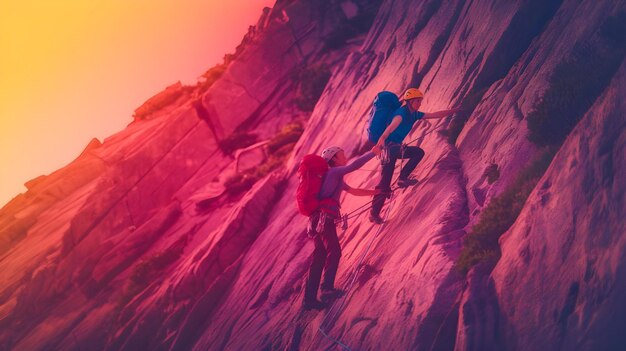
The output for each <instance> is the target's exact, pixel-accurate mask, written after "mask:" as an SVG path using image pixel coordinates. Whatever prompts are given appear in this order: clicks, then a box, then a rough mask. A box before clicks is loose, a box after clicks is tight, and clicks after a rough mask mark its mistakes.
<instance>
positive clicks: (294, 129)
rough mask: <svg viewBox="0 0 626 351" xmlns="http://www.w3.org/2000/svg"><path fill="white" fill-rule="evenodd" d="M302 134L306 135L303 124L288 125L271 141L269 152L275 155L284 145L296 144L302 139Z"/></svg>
mask: <svg viewBox="0 0 626 351" xmlns="http://www.w3.org/2000/svg"><path fill="white" fill-rule="evenodd" d="M302 133H304V128H303V127H302V124H300V123H297V122H294V123H290V124H287V125H286V126H284V127H283V128H282V129H281V130H280V132H278V134H276V135H275V136H274V137H273V138H272V139H270V141H269V142H268V143H267V150H268V151H269V152H270V153H273V152H275V151H276V150H278V149H280V148H281V147H283V146H284V145H287V144H292V143H295V142H296V141H298V139H300V136H301V135H302Z"/></svg>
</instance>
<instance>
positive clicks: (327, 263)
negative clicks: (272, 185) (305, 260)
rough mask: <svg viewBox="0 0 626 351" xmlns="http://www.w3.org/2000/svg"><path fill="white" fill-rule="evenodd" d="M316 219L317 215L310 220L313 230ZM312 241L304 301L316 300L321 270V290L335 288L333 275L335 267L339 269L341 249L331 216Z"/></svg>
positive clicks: (335, 272) (335, 271) (335, 273)
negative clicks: (311, 257) (311, 256)
mask: <svg viewBox="0 0 626 351" xmlns="http://www.w3.org/2000/svg"><path fill="white" fill-rule="evenodd" d="M318 219H319V215H318V214H314V215H313V217H312V218H311V220H312V227H313V228H315V227H316V226H317V221H318ZM314 240H315V251H313V262H312V263H311V269H310V270H309V278H308V279H307V282H306V288H305V291H304V300H305V301H313V300H316V299H317V289H318V287H319V285H320V279H321V277H322V270H323V271H324V280H323V282H322V289H323V290H329V289H334V286H335V275H337V267H339V259H340V258H341V247H340V246H339V238H337V228H336V227H335V222H334V219H333V218H332V217H331V216H327V217H326V222H325V223H324V230H323V231H322V232H321V233H318V234H317V235H316V236H315V238H314Z"/></svg>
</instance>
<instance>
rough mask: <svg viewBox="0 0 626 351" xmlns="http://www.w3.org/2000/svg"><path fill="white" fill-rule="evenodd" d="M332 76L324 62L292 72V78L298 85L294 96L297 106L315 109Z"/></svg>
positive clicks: (304, 109)
mask: <svg viewBox="0 0 626 351" xmlns="http://www.w3.org/2000/svg"><path fill="white" fill-rule="evenodd" d="M330 76H331V72H330V70H329V69H328V67H327V66H326V65H324V64H321V65H313V66H308V67H305V68H301V69H298V70H296V71H295V72H294V73H293V74H292V80H293V81H294V82H295V83H296V85H297V90H296V97H295V98H294V103H295V104H296V106H298V108H299V109H300V110H302V111H306V112H310V111H313V108H314V107H315V104H317V101H318V100H319V98H320V96H321V95H322V92H323V91H324V88H325V87H326V83H328V80H329V79H330Z"/></svg>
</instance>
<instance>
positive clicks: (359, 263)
mask: <svg viewBox="0 0 626 351" xmlns="http://www.w3.org/2000/svg"><path fill="white" fill-rule="evenodd" d="M404 151H405V148H404V146H403V147H401V148H400V156H401V157H400V169H402V167H403V166H404V165H403V164H404ZM399 178H400V177H399V176H398V178H396V180H395V181H394V182H393V183H392V186H393V185H395V184H396V183H397V182H398V179H399ZM397 189H398V188H397V187H396V188H395V189H392V191H391V193H390V194H391V199H390V201H389V205H388V206H387V209H386V210H385V216H384V217H385V218H384V222H383V224H381V225H380V227H378V230H377V231H376V233H375V234H374V236H372V238H371V239H370V241H369V243H368V244H367V247H366V248H365V251H363V253H362V254H361V257H360V258H359V260H358V261H357V265H356V268H355V270H354V272H353V273H352V277H351V279H350V283H349V284H348V287H347V288H346V290H345V294H344V296H343V297H342V298H341V304H340V305H339V307H338V308H336V309H335V306H336V304H333V305H332V307H331V308H330V310H329V311H328V313H327V314H326V316H325V317H324V319H322V322H321V323H320V326H319V327H318V328H317V330H318V332H321V333H322V335H323V336H324V337H325V338H326V339H328V340H330V341H332V342H333V343H335V344H337V345H339V346H340V347H342V348H343V349H344V350H348V351H352V350H351V349H350V347H348V346H347V345H346V344H344V343H343V342H341V340H338V339H336V338H333V337H332V336H330V335H329V334H328V333H327V332H326V331H324V329H323V327H324V323H326V321H327V320H328V319H329V317H330V316H332V318H334V317H335V316H336V315H337V313H338V312H339V311H341V310H342V309H343V306H344V305H345V303H346V299H347V296H348V293H349V292H350V291H351V290H352V287H353V286H354V283H355V282H356V278H357V276H358V273H359V269H360V268H361V266H362V264H363V261H364V260H365V257H366V256H367V254H368V253H369V251H370V248H371V247H372V244H373V243H374V240H375V239H376V238H377V237H378V235H380V233H381V232H382V229H383V227H384V226H385V223H386V222H387V219H388V217H389V214H390V213H391V209H392V208H393V206H394V204H395V200H396V197H395V196H394V192H395V190H397ZM371 202H373V200H372V201H370V203H371ZM361 207H363V206H361ZM353 212H354V211H353ZM362 212H363V211H362ZM362 212H361V213H362ZM345 229H347V228H344V232H343V234H342V236H343V235H345ZM315 335H317V332H316V334H315ZM315 335H314V336H313V338H315ZM310 345H311V344H309V346H310Z"/></svg>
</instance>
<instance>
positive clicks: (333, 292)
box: [320, 289, 346, 302]
mask: <svg viewBox="0 0 626 351" xmlns="http://www.w3.org/2000/svg"><path fill="white" fill-rule="evenodd" d="M345 294H346V292H345V291H343V290H339V289H328V290H325V289H322V293H321V295H320V298H321V299H322V301H324V302H328V301H332V300H334V299H337V298H340V297H342V296H343V295H345Z"/></svg>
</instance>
